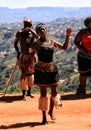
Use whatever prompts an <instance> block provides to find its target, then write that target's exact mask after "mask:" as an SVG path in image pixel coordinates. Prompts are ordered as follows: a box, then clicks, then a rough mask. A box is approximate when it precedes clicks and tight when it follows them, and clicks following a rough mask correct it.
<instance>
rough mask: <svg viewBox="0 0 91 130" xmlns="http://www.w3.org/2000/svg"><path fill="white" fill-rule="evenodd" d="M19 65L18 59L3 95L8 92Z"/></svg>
mask: <svg viewBox="0 0 91 130" xmlns="http://www.w3.org/2000/svg"><path fill="white" fill-rule="evenodd" d="M17 65H18V59H17V60H16V64H15V66H14V68H13V70H12V73H11V75H10V77H9V79H8V81H7V87H6V89H5V92H4V95H3V96H5V94H6V92H7V89H8V87H9V85H10V83H11V81H12V78H13V76H14V73H15V70H16V67H17Z"/></svg>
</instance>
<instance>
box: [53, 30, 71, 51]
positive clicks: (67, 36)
mask: <svg viewBox="0 0 91 130" xmlns="http://www.w3.org/2000/svg"><path fill="white" fill-rule="evenodd" d="M71 32H72V29H71V28H67V30H66V39H65V42H64V44H63V45H62V44H61V43H58V42H56V41H53V42H54V46H55V47H57V48H60V49H62V50H66V49H67V47H68V43H69V37H70V35H71Z"/></svg>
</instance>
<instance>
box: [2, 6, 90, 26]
mask: <svg viewBox="0 0 91 130" xmlns="http://www.w3.org/2000/svg"><path fill="white" fill-rule="evenodd" d="M0 12H1V13H0V23H1V24H3V23H16V22H22V21H23V18H24V17H25V16H26V17H27V18H29V19H31V20H32V21H33V22H51V21H54V20H56V19H58V18H72V17H77V18H85V17H88V16H91V7H80V8H78V7H28V8H16V9H10V8H6V7H0Z"/></svg>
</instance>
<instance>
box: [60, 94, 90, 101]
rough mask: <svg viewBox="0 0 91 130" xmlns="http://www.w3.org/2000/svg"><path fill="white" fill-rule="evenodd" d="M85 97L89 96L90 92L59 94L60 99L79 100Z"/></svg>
mask: <svg viewBox="0 0 91 130" xmlns="http://www.w3.org/2000/svg"><path fill="white" fill-rule="evenodd" d="M86 98H91V94H86V95H76V94H67V95H62V96H61V99H62V100H79V99H86Z"/></svg>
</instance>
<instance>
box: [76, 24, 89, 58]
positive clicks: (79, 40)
mask: <svg viewBox="0 0 91 130" xmlns="http://www.w3.org/2000/svg"><path fill="white" fill-rule="evenodd" d="M87 31H88V33H89V34H91V22H90V23H89V24H88V28H87ZM80 42H81V36H79V33H78V34H77V36H76V38H75V40H74V43H75V45H76V47H77V48H78V51H79V52H80V53H81V54H83V55H85V56H87V57H91V54H90V53H88V51H87V50H86V49H85V48H83V47H82V46H81V44H80Z"/></svg>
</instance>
